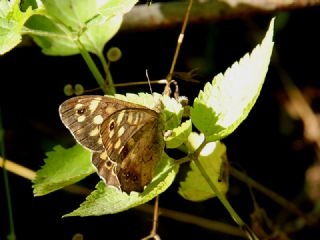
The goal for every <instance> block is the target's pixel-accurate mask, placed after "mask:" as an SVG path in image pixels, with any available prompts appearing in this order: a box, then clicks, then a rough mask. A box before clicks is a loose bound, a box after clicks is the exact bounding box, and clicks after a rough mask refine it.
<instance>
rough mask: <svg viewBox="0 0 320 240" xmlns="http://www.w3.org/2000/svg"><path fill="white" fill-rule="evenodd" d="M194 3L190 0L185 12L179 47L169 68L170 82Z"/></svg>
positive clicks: (168, 78) (168, 79) (168, 77)
mask: <svg viewBox="0 0 320 240" xmlns="http://www.w3.org/2000/svg"><path fill="white" fill-rule="evenodd" d="M192 3H193V0H189V2H188V7H187V11H186V14H185V16H184V19H183V25H182V28H181V32H180V34H179V37H178V42H177V47H176V50H175V52H174V56H173V60H172V64H171V67H170V70H169V74H168V76H167V81H168V82H170V81H171V80H172V74H173V71H174V67H175V66H176V62H177V59H178V55H179V51H180V47H181V44H182V41H183V38H184V32H185V31H186V28H187V23H188V20H189V15H190V12H191V7H192Z"/></svg>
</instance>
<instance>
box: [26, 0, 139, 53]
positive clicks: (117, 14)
mask: <svg viewBox="0 0 320 240" xmlns="http://www.w3.org/2000/svg"><path fill="white" fill-rule="evenodd" d="M128 2H129V1H128ZM130 2H131V4H128V3H127V4H125V6H126V7H124V6H123V4H124V3H122V1H114V2H112V4H111V3H108V2H107V1H97V2H96V1H95V0H82V1H73V0H67V1H66V0H45V1H44V6H45V8H46V11H47V14H48V15H49V16H50V17H47V16H45V15H41V16H34V17H33V18H32V20H30V21H29V22H28V27H29V28H30V29H33V30H38V31H42V32H44V33H46V32H47V33H48V34H47V36H39V35H33V36H32V37H33V38H34V40H35V42H36V43H37V44H38V45H39V46H40V47H41V48H42V51H43V53H45V54H47V55H54V56H69V55H74V54H78V53H80V49H79V43H78V40H79V41H80V42H81V44H82V45H83V46H84V47H85V48H86V49H87V50H88V51H89V52H91V53H94V54H96V55H101V54H102V52H103V48H104V46H105V44H106V43H107V42H108V41H109V40H110V39H111V38H112V37H113V36H114V35H115V34H116V33H117V32H118V30H119V28H120V26H121V23H122V16H123V14H124V12H125V11H128V10H129V7H130V6H131V8H132V7H133V5H134V3H135V2H136V1H130ZM133 2H134V3H133ZM107 3H108V4H107ZM107 6H110V7H112V8H113V9H114V10H115V11H112V14H110V15H108V16H107V15H105V14H103V12H104V11H106V9H107ZM117 6H119V8H117ZM100 8H102V10H101V9H100Z"/></svg>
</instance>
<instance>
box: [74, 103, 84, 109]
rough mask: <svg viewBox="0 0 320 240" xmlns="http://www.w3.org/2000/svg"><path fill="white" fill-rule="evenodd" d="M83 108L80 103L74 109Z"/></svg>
mask: <svg viewBox="0 0 320 240" xmlns="http://www.w3.org/2000/svg"><path fill="white" fill-rule="evenodd" d="M82 107H83V104H82V103H77V104H76V106H75V107H74V108H75V109H77V110H78V109H80V108H82Z"/></svg>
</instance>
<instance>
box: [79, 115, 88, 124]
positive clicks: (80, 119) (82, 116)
mask: <svg viewBox="0 0 320 240" xmlns="http://www.w3.org/2000/svg"><path fill="white" fill-rule="evenodd" d="M84 120H86V116H84V115H81V116H79V117H78V119H77V121H78V122H83V121H84Z"/></svg>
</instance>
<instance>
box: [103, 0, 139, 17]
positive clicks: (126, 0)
mask: <svg viewBox="0 0 320 240" xmlns="http://www.w3.org/2000/svg"><path fill="white" fill-rule="evenodd" d="M137 2H138V1H137V0H121V1H119V0H100V1H98V3H97V5H98V7H99V12H100V13H101V14H102V15H104V16H106V17H110V16H114V15H116V14H125V13H127V12H129V11H130V10H131V9H132V8H133V6H134V5H135V4H136V3H137Z"/></svg>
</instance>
